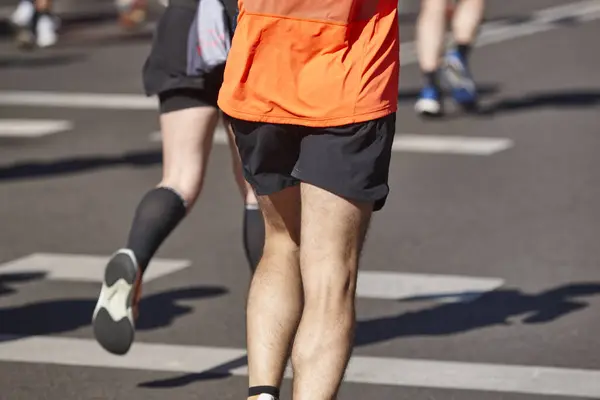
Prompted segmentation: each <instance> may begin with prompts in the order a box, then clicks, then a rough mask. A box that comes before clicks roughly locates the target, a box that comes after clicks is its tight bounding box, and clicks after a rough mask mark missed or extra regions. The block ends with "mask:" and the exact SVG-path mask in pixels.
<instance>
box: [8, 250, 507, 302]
mask: <svg viewBox="0 0 600 400" xmlns="http://www.w3.org/2000/svg"><path fill="white" fill-rule="evenodd" d="M108 259H109V256H108V255H107V256H98V255H81V254H53V253H35V254H30V255H28V256H25V257H22V258H18V259H16V260H12V261H8V262H5V263H3V264H0V274H10V273H12V274H15V273H19V274H26V273H43V274H44V278H45V279H48V280H62V281H73V282H98V283H100V282H102V278H103V271H104V267H105V266H106V263H107V261H108ZM189 266H191V262H190V261H189V260H170V259H154V260H152V261H151V264H150V266H149V268H148V269H147V272H146V274H145V275H144V281H146V282H148V281H150V280H153V279H157V278H162V277H164V276H166V275H169V274H172V273H175V272H178V271H181V270H183V269H185V268H187V267H189ZM503 284H504V281H503V280H502V279H498V278H480V277H467V276H452V275H434V274H413V273H403V272H392V271H387V272H383V271H360V272H359V273H358V282H357V289H356V291H357V296H358V297H359V298H369V299H381V300H430V301H435V302H440V303H447V302H461V301H472V300H474V299H476V298H477V297H479V296H481V295H483V294H485V293H486V292H490V291H492V290H495V289H497V288H499V287H500V286H502V285H503Z"/></svg>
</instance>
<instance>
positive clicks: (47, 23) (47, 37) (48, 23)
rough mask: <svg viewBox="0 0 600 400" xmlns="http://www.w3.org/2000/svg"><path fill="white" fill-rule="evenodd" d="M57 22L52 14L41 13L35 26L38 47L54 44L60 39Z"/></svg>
mask: <svg viewBox="0 0 600 400" xmlns="http://www.w3.org/2000/svg"><path fill="white" fill-rule="evenodd" d="M56 30H57V24H56V21H55V20H54V18H53V17H52V16H50V15H47V14H44V15H41V16H40V18H39V19H38V21H37V24H36V26H35V36H36V44H37V45H38V47H50V46H54V45H55V44H56V42H57V41H58V35H57V33H56Z"/></svg>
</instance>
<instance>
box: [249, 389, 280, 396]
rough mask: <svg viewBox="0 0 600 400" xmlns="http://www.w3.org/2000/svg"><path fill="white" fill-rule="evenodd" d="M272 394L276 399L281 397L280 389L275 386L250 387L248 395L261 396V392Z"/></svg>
mask: <svg viewBox="0 0 600 400" xmlns="http://www.w3.org/2000/svg"><path fill="white" fill-rule="evenodd" d="M263 393H265V394H270V395H271V396H273V397H275V398H276V399H278V398H279V389H278V388H276V387H275V386H252V387H251V388H250V389H248V396H249V397H251V396H260V395H261V394H263Z"/></svg>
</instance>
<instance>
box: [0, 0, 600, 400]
mask: <svg viewBox="0 0 600 400" xmlns="http://www.w3.org/2000/svg"><path fill="white" fill-rule="evenodd" d="M490 3H491V4H490V6H489V10H488V13H487V15H486V21H487V22H486V23H487V24H491V25H486V28H485V29H484V30H483V33H482V34H487V35H488V36H487V37H484V36H485V35H484V36H482V42H481V44H482V45H481V46H480V47H478V48H477V49H476V50H475V51H474V53H473V58H472V68H473V71H474V73H475V74H476V77H477V80H478V83H479V85H480V87H481V90H482V95H483V107H482V111H481V113H480V114H479V115H474V116H473V115H471V116H466V115H463V114H461V113H460V112H459V111H458V110H455V109H454V108H453V107H452V104H451V102H450V101H449V102H448V106H449V114H448V116H447V117H446V118H444V119H442V120H439V121H421V120H419V119H418V118H417V117H416V116H415V115H414V114H413V111H412V106H413V103H414V101H415V98H416V94H417V92H418V89H419V85H420V77H419V72H418V69H417V67H416V66H415V64H414V63H413V62H411V56H410V54H409V53H410V52H409V51H408V50H406V54H407V55H406V57H405V58H403V64H404V65H403V68H402V72H401V84H400V90H399V97H398V101H399V111H398V118H397V132H398V134H397V143H396V150H397V151H396V152H395V153H394V156H393V159H392V166H391V176H390V185H391V189H392V192H391V194H390V198H389V201H388V204H387V206H386V208H385V209H384V210H383V211H382V212H381V213H379V214H378V215H377V216H376V218H375V220H374V222H373V226H372V230H371V232H370V235H369V239H368V245H367V247H366V250H365V255H364V260H363V266H362V268H363V272H364V274H363V275H362V276H361V283H360V285H359V287H360V290H361V296H360V299H359V300H358V318H359V325H358V333H357V343H356V349H355V356H356V357H355V360H353V363H354V364H353V367H352V368H351V369H350V370H349V371H348V375H347V382H346V383H345V384H344V386H343V388H342V391H341V394H340V399H343V400H346V399H347V400H350V399H366V398H390V399H415V400H432V399H457V400H458V399H461V400H462V399H465V400H474V399H481V400H497V399H506V400H525V399H527V400H529V399H531V400H537V399H540V400H541V399H544V400H551V399H556V400H558V399H582V398H600V344H599V341H598V334H597V332H598V329H600V319H599V318H598V315H599V310H600V246H598V238H599V237H600V212H599V208H598V204H600V158H599V157H598V155H597V154H598V149H600V76H599V75H598V71H599V70H600V55H599V54H598V52H597V51H595V49H597V47H598V46H597V43H598V37H599V35H600V13H599V11H600V1H591V2H590V1H588V2H585V4H584V3H582V2H575V1H551V0H535V1H534V0H528V1H527V2H523V1H506V2H490ZM565 4H567V5H569V4H579V5H580V7H574V8H573V9H563V10H562V11H561V10H558V11H557V9H556V8H553V7H556V6H559V5H565ZM583 7H588V8H587V9H586V11H585V12H580V11H581V10H582V9H583ZM548 9H551V10H550V14H548V12H547V11H546V14H544V13H541V14H540V13H539V11H540V10H548ZM578 10H579V11H578ZM413 11H414V10H406V12H403V13H402V14H401V18H400V20H401V34H402V41H403V45H404V46H403V48H404V49H410V42H411V40H413V38H414V34H413V33H412V32H413V29H414V19H415V18H414V17H415V16H414V13H413ZM499 27H508V29H510V32H512V33H511V34H507V33H506V32H507V31H506V29H505V30H504V31H502V29H499ZM486 29H487V31H486ZM511 35H512V36H513V37H510V36H511ZM150 36H151V27H148V28H147V29H146V30H144V31H142V32H140V33H135V34H131V33H129V34H124V33H122V32H120V31H119V30H118V28H117V27H115V26H114V25H113V23H112V21H110V20H104V19H103V20H101V21H91V22H90V21H88V22H87V23H85V24H80V25H73V26H72V27H71V28H69V29H67V30H65V33H64V36H63V41H62V42H61V44H60V45H59V46H57V47H56V48H55V49H51V50H44V51H35V52H29V53H22V52H19V51H18V50H17V49H16V48H14V46H13V44H12V42H11V41H10V38H9V37H7V36H4V37H2V38H0V221H1V224H2V229H0V399H2V400H38V399H40V400H41V399H62V400H81V399H129V400H137V399H144V400H152V399H164V398H168V399H176V400H179V399H181V400H183V399H197V398H202V399H205V398H206V399H208V398H220V399H240V398H244V396H245V392H246V378H245V372H244V359H243V349H244V347H245V332H244V301H245V294H246V293H245V292H246V288H247V284H248V279H249V276H250V275H249V271H248V268H247V266H246V265H245V261H244V256H243V251H242V248H241V233H240V229H241V216H242V202H241V199H240V198H239V195H238V193H237V190H236V188H235V185H234V182H233V179H232V176H231V173H230V170H231V167H230V165H231V163H230V159H229V154H228V149H227V147H226V146H224V145H222V144H221V143H216V144H215V147H214V150H213V155H212V158H211V161H210V165H209V173H208V180H207V182H206V185H205V188H204V192H203V194H202V197H201V199H200V201H199V202H198V204H197V206H196V208H195V210H194V211H193V212H192V214H191V215H190V216H189V218H188V219H187V220H185V221H184V222H183V224H182V225H181V226H180V227H179V229H178V230H177V231H176V232H175V233H174V234H173V235H172V236H171V237H170V238H169V240H168V241H167V242H166V243H165V245H164V246H163V247H162V248H161V250H160V251H159V254H158V257H159V258H160V259H161V260H167V261H168V260H181V262H180V263H179V264H177V262H175V261H173V262H174V263H175V264H173V265H176V264H177V265H178V266H175V267H173V268H171V269H169V268H170V267H168V266H159V265H157V268H156V271H157V274H158V276H156V277H155V279H152V280H151V281H149V282H148V283H147V284H146V285H145V286H144V296H145V297H144V300H143V302H142V310H141V312H142V314H141V320H140V323H139V330H138V335H137V344H136V347H134V349H137V351H136V352H134V353H132V354H131V355H130V356H127V357H125V358H119V357H109V356H106V355H105V354H103V353H102V352H101V351H100V350H99V349H97V346H95V343H94V342H93V341H91V338H92V333H91V329H90V317H91V312H92V310H93V306H94V303H95V299H96V295H97V292H98V290H99V286H98V283H97V279H98V277H99V274H100V272H99V271H100V268H101V265H102V262H103V261H104V260H105V259H106V257H108V256H109V255H110V254H111V253H112V252H113V251H114V250H116V249H117V248H119V247H120V246H122V245H123V244H124V241H125V240H126V236H127V233H128V229H129V224H130V221H131V218H132V213H133V210H134V208H135V206H136V204H137V202H138V200H139V198H140V197H141V196H142V195H143V194H144V192H145V191H146V190H147V189H148V188H150V187H152V185H154V184H155V183H156V182H157V181H158V179H159V177H160V171H161V165H160V162H161V155H160V144H159V143H157V142H156V141H153V140H151V136H152V133H153V132H156V131H157V129H158V123H157V115H156V112H155V109H154V104H153V102H152V100H146V99H144V98H143V96H142V93H141V78H140V69H141V65H142V63H143V61H144V58H145V56H146V54H147V52H148V50H149V45H150V43H149V40H150ZM484 38H485V39H486V40H488V42H487V43H486V42H485V40H483V39H484ZM403 54H404V53H403ZM32 91H35V92H44V93H42V94H43V95H44V96H47V97H42V94H40V93H33V94H32V93H31V92H32ZM82 93H83V94H86V96H87V97H85V98H84V97H82V96H81V94H82ZM116 94H121V95H129V96H127V97H123V96H121V97H118V96H115V95H116ZM78 95H79V96H78ZM34 254H37V256H35V257H32V256H31V255H34ZM73 255H77V256H86V257H87V258H82V259H75V260H73V259H72V258H69V257H73ZM15 261H17V262H15ZM165 265H166V264H165ZM163 267H164V271H163V269H161V268H163ZM384 272H385V273H386V274H384ZM186 354H188V355H190V357H187V358H186ZM188 358H189V359H188ZM288 394H289V381H286V386H285V387H284V396H287V398H289V396H288ZM284 398H286V397H284Z"/></svg>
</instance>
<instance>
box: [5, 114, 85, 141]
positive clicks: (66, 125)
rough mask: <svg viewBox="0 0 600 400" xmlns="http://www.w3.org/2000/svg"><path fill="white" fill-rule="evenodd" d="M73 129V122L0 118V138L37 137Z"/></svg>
mask: <svg viewBox="0 0 600 400" xmlns="http://www.w3.org/2000/svg"><path fill="white" fill-rule="evenodd" d="M71 129H73V123H72V122H71V121H65V120H54V119H0V138H38V137H42V136H47V135H52V134H55V133H58V132H64V131H68V130H71Z"/></svg>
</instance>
